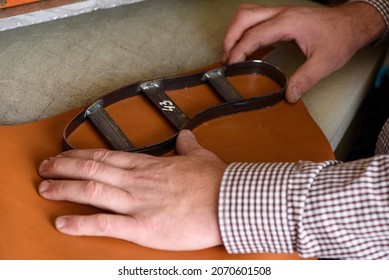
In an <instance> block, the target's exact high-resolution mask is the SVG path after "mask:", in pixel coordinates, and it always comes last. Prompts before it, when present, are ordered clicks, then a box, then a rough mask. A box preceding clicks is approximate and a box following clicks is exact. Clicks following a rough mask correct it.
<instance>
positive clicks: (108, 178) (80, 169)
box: [39, 157, 131, 187]
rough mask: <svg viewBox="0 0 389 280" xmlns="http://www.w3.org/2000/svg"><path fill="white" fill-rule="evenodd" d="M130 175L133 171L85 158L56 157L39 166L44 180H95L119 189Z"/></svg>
mask: <svg viewBox="0 0 389 280" xmlns="http://www.w3.org/2000/svg"><path fill="white" fill-rule="evenodd" d="M128 173H131V170H126V169H122V168H118V167H115V166H112V165H108V164H105V163H102V162H98V161H95V160H90V159H83V158H70V157H54V158H49V159H46V160H45V161H43V162H42V163H41V165H40V166H39V174H40V175H41V176H42V177H44V178H51V179H71V180H94V181H98V182H101V183H104V184H108V185H112V186H118V187H120V186H123V185H125V183H126V181H125V179H128Z"/></svg>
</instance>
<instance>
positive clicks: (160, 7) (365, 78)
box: [0, 0, 383, 148]
mask: <svg viewBox="0 0 389 280" xmlns="http://www.w3.org/2000/svg"><path fill="white" fill-rule="evenodd" d="M241 2H243V1H238V0H232V1H223V0H185V1H178V0H146V1H144V2H140V3H136V4H131V5H124V6H120V7H116V8H112V9H108V10H100V11H95V12H91V13H88V14H84V15H80V16H76V17H69V18H66V19H60V20H56V21H51V22H47V23H42V24H36V25H32V26H27V27H23V28H17V29H13V30H8V31H3V32H1V33H0V123H1V124H2V125H10V124H17V123H23V122H31V121H35V120H39V119H42V118H45V117H48V116H52V115H56V114H59V113H61V112H65V111H68V110H70V109H73V108H76V107H79V106H83V105H86V104H88V103H90V102H91V101H93V100H95V99H96V98H98V97H100V96H101V95H104V94H106V93H108V92H110V91H112V90H115V89H117V88H120V87H122V86H124V85H126V84H129V83H133V82H136V81H140V80H146V79H152V78H158V77H164V76H170V75H175V74H178V73H182V72H185V71H189V70H193V69H196V68H198V67H201V66H204V65H207V64H211V63H215V62H218V61H220V57H221V42H222V38H223V33H224V30H225V29H226V26H227V25H228V22H229V20H230V18H231V15H232V14H233V12H234V10H235V8H236V7H237V5H238V4H239V3H241ZM252 2H258V3H261V4H265V5H278V4H289V3H290V4H294V5H297V4H304V5H316V4H314V3H312V2H309V1H303V0H300V1H285V0H284V1H282V0H272V1H270V0H268V1H266V0H260V1H252ZM382 51H383V50H377V49H373V48H367V49H364V50H362V51H361V52H360V53H358V54H357V55H356V56H355V57H354V59H353V60H352V61H350V63H349V64H348V65H346V67H344V68H343V69H341V70H339V71H338V72H336V73H335V74H333V75H332V76H330V77H328V78H326V79H325V80H323V81H322V82H320V83H319V84H318V85H317V86H316V87H314V88H313V89H312V90H311V91H310V92H309V93H307V94H306V96H305V97H304V101H305V103H306V104H307V107H308V109H309V111H310V112H311V114H312V115H313V117H314V119H315V120H316V121H317V123H318V124H319V126H320V127H321V128H322V129H323V131H324V133H325V134H326V136H327V138H328V139H329V141H330V143H331V145H332V147H333V148H336V146H337V145H338V143H339V141H340V139H341V138H342V136H343V134H344V132H345V131H346V129H347V127H348V125H349V123H350V121H351V119H352V118H353V116H354V115H355V112H356V110H357V109H358V107H359V105H360V103H361V101H362V99H363V97H364V95H365V94H366V92H367V89H368V87H369V86H370V85H371V82H372V79H373V76H374V74H375V71H376V69H377V67H378V66H379V64H380V58H381V55H380V54H381V53H382ZM269 59H270V61H271V62H273V63H275V64H276V65H278V66H280V67H281V68H283V69H285V71H286V72H287V73H288V74H290V73H292V71H293V69H295V68H296V67H297V66H298V65H300V64H301V63H302V62H303V60H304V57H303V56H302V55H301V54H300V52H299V51H298V49H297V48H296V47H295V46H294V45H293V44H291V43H285V44H281V45H280V46H279V50H278V51H277V52H275V53H274V54H273V55H272V56H271V57H270V58H269Z"/></svg>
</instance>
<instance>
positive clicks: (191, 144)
mask: <svg viewBox="0 0 389 280" xmlns="http://www.w3.org/2000/svg"><path fill="white" fill-rule="evenodd" d="M199 150H203V148H202V147H201V146H200V145H199V143H197V140H196V137H195V136H194V134H193V133H192V131H190V130H187V129H185V130H183V131H181V132H180V134H179V135H178V137H177V141H176V151H177V153H178V154H179V155H183V156H186V155H188V154H191V153H193V152H196V151H199Z"/></svg>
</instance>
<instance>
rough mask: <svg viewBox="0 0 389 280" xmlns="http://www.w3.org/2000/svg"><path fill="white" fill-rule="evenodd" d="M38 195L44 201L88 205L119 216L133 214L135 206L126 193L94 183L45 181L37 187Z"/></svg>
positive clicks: (134, 202)
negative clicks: (44, 199)
mask: <svg viewBox="0 0 389 280" xmlns="http://www.w3.org/2000/svg"><path fill="white" fill-rule="evenodd" d="M39 193H40V195H41V196H42V197H44V198H46V199H50V200H57V201H72V202H76V203H80V204H88V205H92V206H95V207H98V208H101V209H105V210H109V211H113V212H116V213H120V214H128V213H130V212H134V210H135V207H136V205H137V203H136V201H134V200H133V199H132V197H131V195H130V194H129V193H128V192H127V191H124V190H122V189H120V188H114V187H112V186H109V185H105V184H103V183H100V182H96V181H66V180H60V181H56V180H47V181H43V182H42V183H41V184H40V185H39Z"/></svg>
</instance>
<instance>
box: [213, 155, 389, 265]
mask: <svg viewBox="0 0 389 280" xmlns="http://www.w3.org/2000/svg"><path fill="white" fill-rule="evenodd" d="M388 217H389V156H388V155H383V156H376V157H374V158H371V159H366V160H360V161H356V162H351V163H345V164H341V163H339V162H335V161H328V162H323V163H311V162H300V163H290V164H288V163H284V164H279V163H276V164H273V163H262V164H235V165H230V166H229V168H228V169H227V171H226V172H225V175H224V178H223V182H222V188H221V194H220V197H219V223H220V227H221V233H222V238H223V242H224V244H225V247H226V249H227V250H228V251H229V252H230V253H253V252H276V253H286V252H289V253H290V252H298V253H299V254H300V255H301V256H303V257H313V256H316V257H328V258H361V259H377V258H388V257H389V247H388V244H389V223H388Z"/></svg>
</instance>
